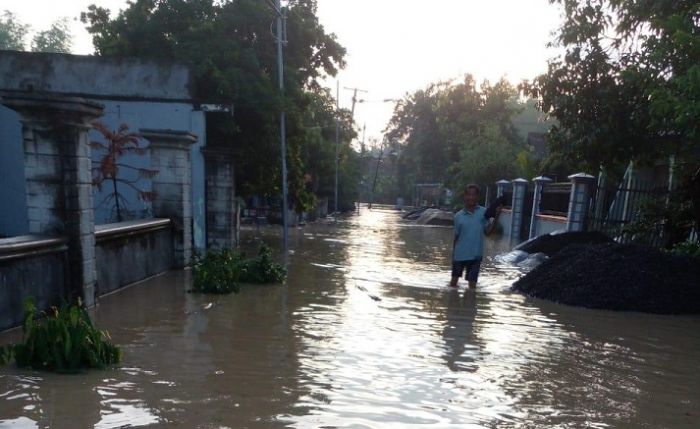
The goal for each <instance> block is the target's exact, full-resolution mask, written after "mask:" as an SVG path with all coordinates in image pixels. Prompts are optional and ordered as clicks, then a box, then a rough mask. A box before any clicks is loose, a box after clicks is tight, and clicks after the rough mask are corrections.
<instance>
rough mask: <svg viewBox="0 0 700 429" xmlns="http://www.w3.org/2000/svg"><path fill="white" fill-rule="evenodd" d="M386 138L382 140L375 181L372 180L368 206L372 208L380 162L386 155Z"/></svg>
mask: <svg viewBox="0 0 700 429" xmlns="http://www.w3.org/2000/svg"><path fill="white" fill-rule="evenodd" d="M385 141H386V139H383V140H382V146H381V149H380V150H379V158H377V169H376V170H375V171H374V182H372V192H371V193H370V198H369V205H368V206H367V207H368V208H370V209H371V208H372V200H374V188H375V187H376V186H377V177H378V176H379V164H381V163H382V156H384V142H385Z"/></svg>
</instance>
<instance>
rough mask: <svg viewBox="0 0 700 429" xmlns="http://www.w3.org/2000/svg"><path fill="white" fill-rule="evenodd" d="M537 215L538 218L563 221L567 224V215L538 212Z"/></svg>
mask: <svg viewBox="0 0 700 429" xmlns="http://www.w3.org/2000/svg"><path fill="white" fill-rule="evenodd" d="M535 216H536V217H537V219H542V220H548V221H551V222H561V223H563V224H566V216H554V215H547V214H538V215H535Z"/></svg>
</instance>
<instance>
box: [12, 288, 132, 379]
mask: <svg viewBox="0 0 700 429" xmlns="http://www.w3.org/2000/svg"><path fill="white" fill-rule="evenodd" d="M36 313H37V311H36V307H35V306H34V302H33V301H32V300H31V299H28V300H27V301H26V302H25V304H24V324H23V332H24V337H23V342H22V343H20V344H12V345H9V346H5V347H2V348H0V363H9V362H10V361H11V360H12V359H13V358H14V360H15V362H16V363H17V366H19V367H21V368H22V367H31V368H33V369H40V370H46V371H55V372H61V373H76V372H80V371H83V370H85V369H87V368H99V369H104V368H106V367H107V366H110V365H115V364H117V363H119V362H120V360H121V350H120V349H119V347H117V346H115V345H114V344H112V342H111V339H110V337H109V334H108V333H107V332H106V331H101V330H99V329H96V328H95V327H94V326H93V325H92V322H91V320H90V315H89V314H88V312H87V309H86V308H85V306H83V305H82V302H81V301H80V300H79V301H78V303H77V304H74V305H70V306H67V305H64V306H62V307H60V308H59V307H52V308H51V309H50V310H49V311H48V313H42V316H44V317H40V318H36V315H37V314H36Z"/></svg>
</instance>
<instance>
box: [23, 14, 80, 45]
mask: <svg viewBox="0 0 700 429" xmlns="http://www.w3.org/2000/svg"><path fill="white" fill-rule="evenodd" d="M72 46H73V36H72V35H71V33H70V29H69V28H68V20H67V19H66V18H63V19H59V20H57V21H54V23H53V24H51V27H50V28H49V29H48V30H42V31H39V32H37V33H36V34H35V35H34V37H33V38H32V51H34V52H56V53H61V54H68V53H70V51H71V48H72Z"/></svg>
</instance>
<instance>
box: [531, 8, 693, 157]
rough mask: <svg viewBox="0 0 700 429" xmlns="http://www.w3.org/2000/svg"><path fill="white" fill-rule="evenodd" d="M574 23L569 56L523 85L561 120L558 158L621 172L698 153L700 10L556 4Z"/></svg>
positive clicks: (566, 38) (566, 26)
mask: <svg viewBox="0 0 700 429" xmlns="http://www.w3.org/2000/svg"><path fill="white" fill-rule="evenodd" d="M551 2H552V3H558V4H561V5H562V6H563V8H564V12H565V20H564V22H563V24H562V25H561V27H560V28H559V30H558V32H557V34H556V38H555V40H554V41H553V42H552V45H553V46H556V47H558V48H559V49H561V50H562V51H563V53H562V54H561V55H560V56H558V57H556V58H554V59H552V60H551V61H550V62H549V66H548V70H547V72H546V73H545V74H543V75H541V76H539V77H537V78H536V79H535V80H534V81H532V82H528V83H525V84H523V85H522V89H523V90H524V92H525V93H526V94H528V95H531V96H533V97H535V98H538V99H539V100H540V106H541V108H542V110H543V111H544V112H546V113H548V114H549V115H550V116H552V117H553V118H555V119H556V120H557V121H558V124H557V125H555V126H554V127H553V128H552V130H551V132H550V136H549V141H550V142H551V145H552V149H553V150H554V151H556V152H557V153H558V154H560V155H561V156H562V158H564V159H566V160H567V161H568V162H571V163H573V164H575V165H578V166H581V167H582V168H586V169H588V170H589V171H597V169H598V168H599V167H600V166H603V167H606V168H607V169H608V171H614V170H618V171H619V170H620V169H621V168H622V167H623V166H625V165H627V163H628V162H629V161H630V160H632V161H637V162H639V163H642V164H643V163H649V162H651V161H653V160H656V159H658V157H660V156H666V155H668V154H682V153H687V152H688V151H692V150H693V148H694V147H697V142H698V137H700V134H699V130H700V128H699V127H700V125H699V124H700V61H699V59H700V27H699V25H700V8H699V7H698V3H697V1H691V0H687V1H685V0H684V1H674V0H658V1H642V0H639V1H623V0H585V1H584V0H551Z"/></svg>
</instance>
